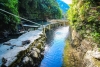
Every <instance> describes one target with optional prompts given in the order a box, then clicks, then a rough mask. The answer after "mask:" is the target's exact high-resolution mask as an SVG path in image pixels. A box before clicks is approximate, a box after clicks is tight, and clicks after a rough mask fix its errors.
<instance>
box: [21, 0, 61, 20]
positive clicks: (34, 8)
mask: <svg viewBox="0 0 100 67" xmlns="http://www.w3.org/2000/svg"><path fill="white" fill-rule="evenodd" d="M19 12H20V15H21V16H22V17H26V18H28V19H33V20H37V19H38V20H46V19H48V18H49V19H57V18H61V16H62V15H61V10H60V9H59V6H58V4H57V2H56V0H31V1H30V0H19Z"/></svg>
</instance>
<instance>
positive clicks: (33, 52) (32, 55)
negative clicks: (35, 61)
mask: <svg viewBox="0 0 100 67" xmlns="http://www.w3.org/2000/svg"><path fill="white" fill-rule="evenodd" d="M30 56H31V57H33V58H38V53H37V52H36V51H32V52H31V54H30Z"/></svg>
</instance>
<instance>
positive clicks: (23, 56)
mask: <svg viewBox="0 0 100 67" xmlns="http://www.w3.org/2000/svg"><path fill="white" fill-rule="evenodd" d="M65 23H66V22H62V23H58V22H56V23H51V24H49V25H47V26H45V27H44V28H43V30H42V32H43V33H42V34H40V37H39V38H38V39H36V40H35V41H34V42H33V43H31V44H30V46H29V47H28V48H27V49H26V50H23V51H21V52H19V54H18V55H17V56H16V57H17V59H16V60H15V61H14V62H13V63H12V64H11V65H9V67H38V66H39V65H40V63H41V61H42V59H43V56H44V48H45V42H46V34H45V33H46V32H47V31H49V30H50V29H53V28H55V27H59V26H64V25H65Z"/></svg>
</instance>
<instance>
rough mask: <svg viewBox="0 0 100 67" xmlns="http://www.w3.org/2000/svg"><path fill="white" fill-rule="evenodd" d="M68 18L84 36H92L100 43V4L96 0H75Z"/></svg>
mask: <svg viewBox="0 0 100 67" xmlns="http://www.w3.org/2000/svg"><path fill="white" fill-rule="evenodd" d="M68 20H69V21H70V24H71V25H72V27H73V28H75V29H76V30H77V32H79V33H80V34H81V35H83V37H84V38H85V37H91V38H92V39H93V40H94V41H95V42H97V43H100V42H99V41H100V6H98V5H97V4H96V2H95V1H94V0H80V1H78V0H73V3H72V4H71V5H70V9H69V10H68Z"/></svg>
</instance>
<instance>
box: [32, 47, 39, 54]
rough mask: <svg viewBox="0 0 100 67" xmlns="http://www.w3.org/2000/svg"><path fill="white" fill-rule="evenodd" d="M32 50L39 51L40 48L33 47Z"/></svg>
mask: <svg viewBox="0 0 100 67" xmlns="http://www.w3.org/2000/svg"><path fill="white" fill-rule="evenodd" d="M32 50H34V51H36V52H37V53H40V50H39V49H38V48H33V49H32Z"/></svg>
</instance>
